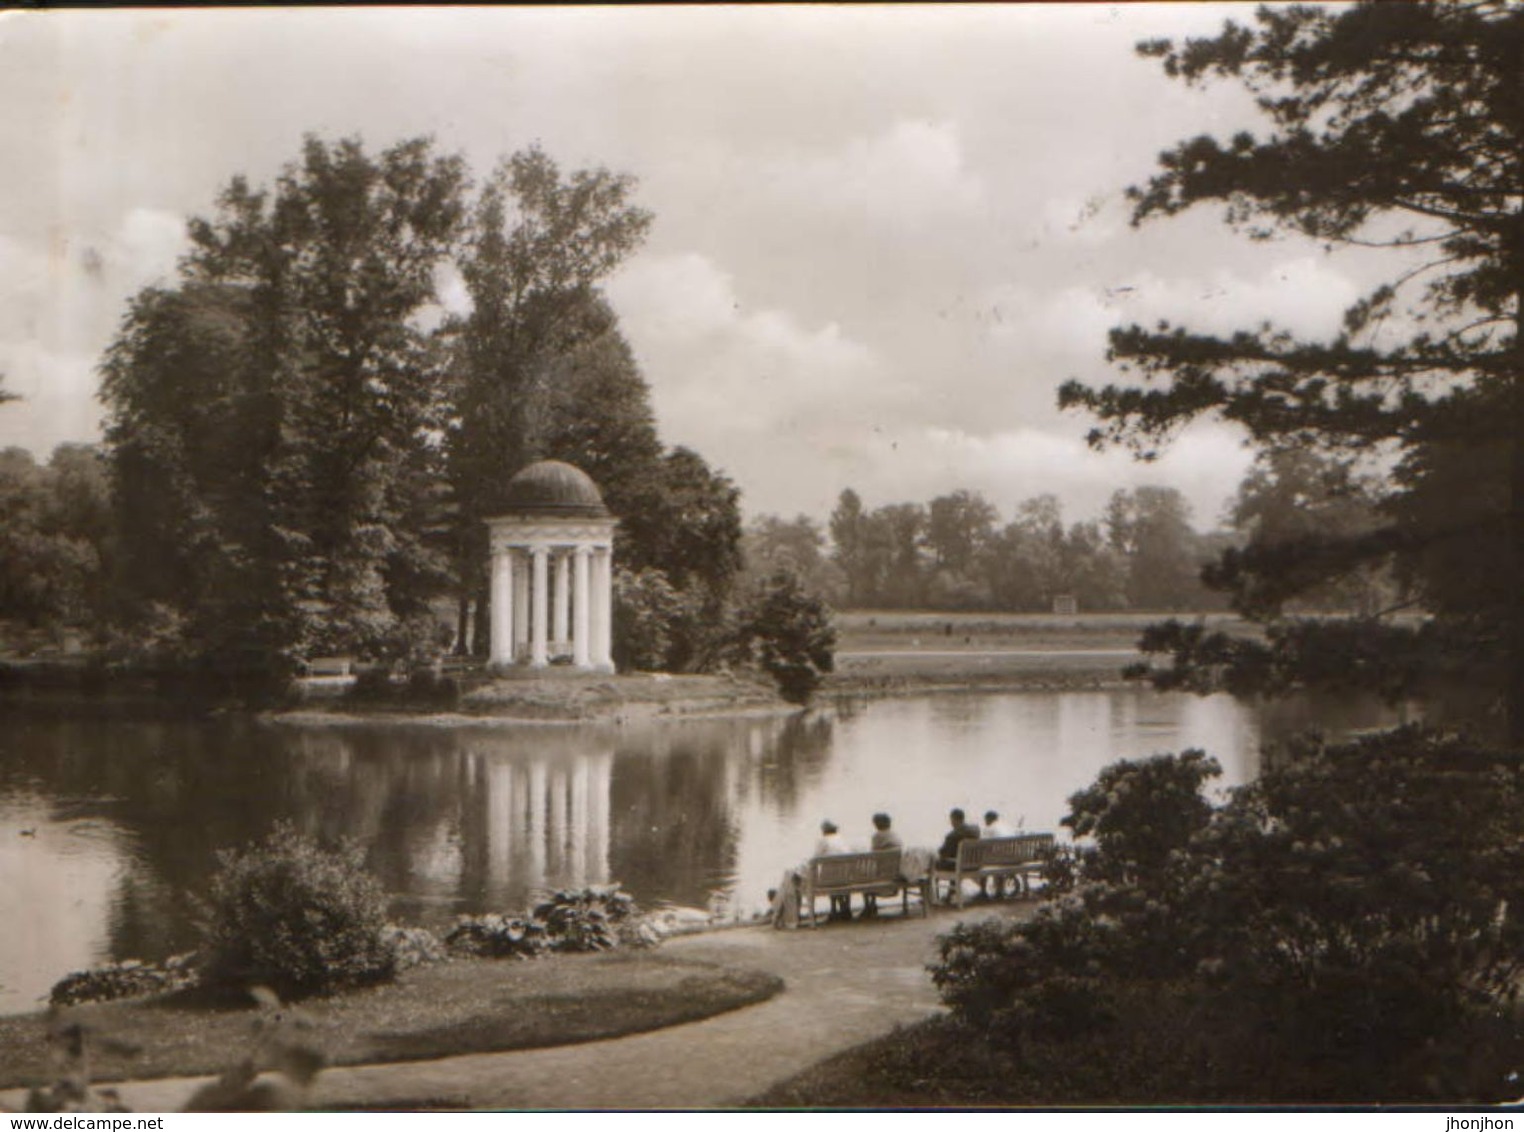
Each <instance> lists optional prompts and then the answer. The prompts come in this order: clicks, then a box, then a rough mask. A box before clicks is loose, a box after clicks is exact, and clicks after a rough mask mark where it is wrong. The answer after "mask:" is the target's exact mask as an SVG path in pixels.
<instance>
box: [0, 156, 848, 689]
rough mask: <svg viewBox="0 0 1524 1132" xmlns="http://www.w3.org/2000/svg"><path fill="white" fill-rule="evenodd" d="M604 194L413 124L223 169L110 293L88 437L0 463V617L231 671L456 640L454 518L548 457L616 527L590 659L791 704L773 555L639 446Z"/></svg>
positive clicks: (813, 652) (160, 662)
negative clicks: (393, 138) (141, 280)
mask: <svg viewBox="0 0 1524 1132" xmlns="http://www.w3.org/2000/svg"><path fill="white" fill-rule="evenodd" d="M633 188H634V185H633V182H632V181H631V179H630V178H628V177H625V176H621V175H617V174H614V173H610V172H608V171H607V170H603V169H595V170H579V171H575V172H572V173H562V171H561V170H560V169H558V168H557V166H556V165H555V163H554V162H552V161H551V159H550V158H549V157H547V156H546V155H545V154H544V153H543V152H541V151H540V150H539V149H537V148H531V149H528V150H524V151H522V152H519V153H515V154H513V155H512V156H510V157H509V158H507V159H506V160H504V161H503V162H502V163H501V164H500V165H499V166H498V167H497V168H496V169H495V170H494V171H493V172H492V174H491V175H490V176H489V177H488V178H487V179H486V181H485V182H484V183H483V184H481V185H480V186H473V185H472V183H471V181H470V179H469V177H468V174H467V170H466V168H465V166H464V164H463V162H462V161H461V159H460V158H458V157H455V156H451V155H445V154H440V153H438V152H436V151H435V149H434V146H433V144H432V143H431V142H430V141H428V140H425V139H417V140H411V141H405V142H402V143H399V144H397V145H394V146H392V147H390V148H388V149H386V150H385V151H383V152H381V153H380V154H371V153H368V152H367V151H366V150H365V149H364V147H363V145H362V144H361V143H360V142H359V141H358V140H343V141H339V142H336V143H329V142H325V141H323V140H321V139H318V138H316V137H309V138H307V139H306V141H305V144H304V146H303V149H302V153H301V157H300V159H299V160H298V161H296V162H293V163H291V164H289V165H288V166H287V167H286V168H285V169H284V170H283V171H282V173H281V175H280V176H279V178H278V179H277V181H276V183H275V185H274V186H273V187H271V188H266V189H255V188H253V187H251V186H250V185H249V183H248V182H247V181H246V180H245V179H244V178H242V177H235V178H233V179H232V181H230V182H229V184H228V186H227V188H226V189H225V190H224V191H223V193H222V194H221V197H220V199H219V201H218V205H217V209H216V212H215V214H214V215H213V216H212V217H211V218H209V219H201V218H198V219H194V220H192V221H191V222H190V225H189V234H190V237H191V249H190V252H189V253H188V254H187V255H186V257H185V258H184V260H183V261H182V263H181V266H180V270H179V276H178V279H177V280H176V281H175V283H174V285H172V286H159V287H150V288H148V289H146V290H144V291H142V292H141V293H139V294H138V295H137V296H135V297H134V298H133V299H132V301H131V303H130V305H129V308H128V310H127V313H126V316H125V318H124V319H123V321H122V325H121V329H120V332H119V333H118V335H117V337H116V339H115V340H114V342H113V343H112V344H111V346H110V348H109V350H108V351H107V353H106V356H105V359H104V361H103V363H102V366H101V371H102V378H103V380H102V386H101V399H102V401H103V402H104V403H105V406H106V429H105V433H106V435H105V443H104V445H103V447H102V448H101V449H100V450H95V449H91V448H88V447H86V446H69V447H65V448H61V449H60V450H59V451H58V452H57V453H56V454H55V455H54V457H53V460H52V461H51V462H50V464H49V465H48V466H47V467H45V468H38V467H36V466H35V464H34V463H33V461H32V459H31V457H30V456H28V455H27V454H25V453H23V452H20V451H10V452H6V453H4V454H0V516H3V517H4V519H5V520H6V521H5V524H4V531H3V533H0V549H3V551H4V554H3V555H0V621H5V622H9V623H11V624H13V625H14V624H21V625H26V626H34V627H36V628H38V629H46V630H50V631H51V632H52V633H53V635H54V636H55V637H56V636H57V635H58V634H59V632H60V631H61V630H63V629H66V628H68V627H71V626H80V627H85V626H88V627H90V628H91V629H92V630H95V631H96V632H95V634H94V635H95V637H96V642H95V643H97V644H99V643H109V644H110V645H111V646H112V647H113V648H114V649H115V650H116V651H117V652H118V653H119V654H120V655H122V656H123V657H124V658H125V659H128V660H130V661H133V662H136V663H138V664H142V665H146V666H149V667H155V668H166V667H167V668H170V669H181V670H198V671H204V670H207V669H212V670H217V671H220V672H223V673H227V674H229V675H233V676H235V677H238V678H240V679H242V678H245V677H248V676H251V675H252V676H256V677H260V678H263V677H272V678H276V679H279V678H281V677H283V676H284V675H286V674H288V673H289V672H291V671H292V670H293V668H294V667H295V666H296V665H297V664H298V663H299V662H300V661H301V660H303V659H304V658H307V657H311V656H313V655H321V654H327V653H349V654H355V655H358V656H361V657H367V658H371V659H376V660H390V661H407V660H418V659H423V658H427V657H432V656H435V655H437V654H438V653H439V652H440V651H441V648H442V647H444V646H445V645H446V643H447V642H451V641H453V643H454V645H455V647H456V648H457V649H459V650H460V651H463V652H464V651H475V652H477V653H484V652H485V651H486V641H485V639H484V638H485V631H486V626H487V625H488V624H489V623H490V617H489V616H488V612H489V611H488V609H487V603H488V600H489V587H488V584H487V577H486V563H487V559H488V555H487V547H486V526H485V523H484V522H483V520H484V519H485V518H486V517H487V516H490V515H494V514H498V513H501V511H502V510H503V508H504V492H505V489H506V487H507V485H508V483H509V482H510V480H511V479H512V477H513V475H514V473H516V472H517V471H518V470H519V469H520V468H522V467H524V466H525V465H527V464H529V463H532V462H534V461H537V460H543V459H558V460H565V461H567V462H570V463H573V464H575V465H577V466H579V467H580V468H582V469H583V470H585V471H586V472H588V473H589V474H590V475H591V476H592V477H593V478H594V479H595V480H596V481H597V482H599V483H600V485H601V486H602V489H603V492H604V497H605V501H606V502H607V503H608V505H609V507H610V509H611V510H612V511H613V512H614V513H615V514H616V515H618V516H619V517H620V520H621V522H620V530H619V548H620V553H619V569H618V571H617V574H616V578H615V586H614V588H615V611H614V612H615V653H616V659H617V660H618V661H619V662H620V663H621V665H623V666H633V667H649V668H660V669H666V670H671V671H692V670H701V669H705V668H709V667H712V666H714V665H717V664H720V663H725V662H736V661H755V662H756V663H759V664H760V665H761V666H762V667H763V668H764V669H766V670H768V671H770V672H772V673H773V674H774V675H775V676H776V677H777V679H778V680H779V682H780V685H782V686H783V688H784V691H785V692H786V693H787V694H789V695H791V696H793V697H794V698H799V699H803V698H807V696H808V694H809V692H810V691H811V690H812V689H813V687H814V685H815V683H817V682H818V678H819V676H820V675H821V674H822V673H823V672H825V671H828V670H829V668H830V655H829V654H830V643H831V641H832V640H833V639H834V638H833V637H832V634H831V630H830V626H829V616H828V613H827V611H826V609H825V607H824V606H823V604H821V603H820V602H819V600H818V599H817V598H816V597H815V596H813V595H812V594H811V593H810V592H809V591H808V590H805V589H802V588H801V587H800V586H799V585H798V584H797V583H796V581H795V580H794V579H793V578H792V576H790V575H788V574H787V573H786V572H781V573H780V572H776V571H775V572H772V573H770V574H769V575H768V576H767V577H764V578H752V579H748V584H747V585H746V586H744V587H738V586H737V585H736V578H737V574H738V572H739V570H740V568H741V561H742V559H741V519H740V491H739V489H737V487H736V486H735V485H734V484H733V483H732V482H731V481H730V480H729V479H728V478H726V477H725V476H724V475H723V474H721V473H719V472H717V471H715V470H714V469H712V468H711V467H710V466H709V465H708V464H707V463H706V462H705V461H704V459H703V458H702V457H701V456H700V455H699V454H698V453H696V452H693V451H691V450H690V449H686V448H681V447H677V448H672V449H670V450H669V449H666V448H664V446H663V445H662V443H661V441H660V439H659V437H658V435H657V430H656V424H655V419H654V416H653V413H652V410H651V405H650V396H649V390H648V387H647V385H646V382H645V379H644V378H643V377H642V375H641V373H640V371H639V368H638V367H637V365H636V362H635V359H634V356H633V354H632V352H631V350H630V347H629V345H628V344H627V342H626V341H625V339H624V337H623V336H622V335H621V333H620V331H619V326H618V321H617V318H616V317H615V315H614V312H613V311H612V309H611V308H610V307H609V305H608V303H607V302H606V301H605V300H604V298H603V296H602V294H601V293H600V290H599V284H600V283H601V281H602V280H603V279H604V278H606V277H607V275H608V274H609V273H610V272H611V271H613V270H614V269H615V268H616V267H618V266H619V264H620V263H621V262H622V261H623V260H624V259H625V258H626V257H627V256H628V255H629V254H630V253H631V252H632V251H634V250H635V249H636V248H638V247H639V246H640V244H641V242H642V240H643V239H644V237H645V233H646V231H647V229H648V228H649V225H650V223H651V217H650V215H649V214H648V213H647V212H645V211H644V210H642V209H640V208H638V207H636V206H635V205H634V204H633V203H632V201H631V196H632V192H633ZM451 279H454V280H458V281H459V284H460V290H461V291H463V292H464V295H465V300H464V301H463V302H460V303H457V304H455V307H454V308H451V307H447V306H446V305H445V303H444V301H443V297H442V295H443V287H444V284H445V282H446V281H448V280H451ZM462 308H463V309H462ZM10 399H12V398H11V397H10V395H8V394H4V393H3V391H0V400H10ZM452 599H453V608H454V609H455V611H456V616H455V622H456V629H455V631H454V632H451V631H450V630H449V629H448V627H446V626H445V625H443V624H442V621H441V617H440V607H441V603H442V602H443V603H450V602H451V600H452ZM473 625H474V627H475V634H474V637H475V639H472V638H473V634H472V633H471V632H469V631H468V626H473Z"/></svg>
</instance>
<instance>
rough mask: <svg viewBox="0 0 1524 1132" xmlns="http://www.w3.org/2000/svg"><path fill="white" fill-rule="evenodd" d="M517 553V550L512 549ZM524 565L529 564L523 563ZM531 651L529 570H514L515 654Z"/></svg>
mask: <svg viewBox="0 0 1524 1132" xmlns="http://www.w3.org/2000/svg"><path fill="white" fill-rule="evenodd" d="M510 553H512V554H515V555H516V554H517V553H518V552H517V551H510ZM522 565H528V564H527V563H523V564H522ZM528 651H529V571H528V570H515V571H514V572H513V655H514V656H515V657H518V658H522V657H523V656H524V654H525V653H527V652H528Z"/></svg>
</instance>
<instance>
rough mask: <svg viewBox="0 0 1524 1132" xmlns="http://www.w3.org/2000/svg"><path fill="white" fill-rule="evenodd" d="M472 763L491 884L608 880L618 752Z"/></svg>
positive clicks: (522, 886) (538, 885)
mask: <svg viewBox="0 0 1524 1132" xmlns="http://www.w3.org/2000/svg"><path fill="white" fill-rule="evenodd" d="M467 765H468V771H467V773H468V775H469V776H470V777H471V779H472V781H473V784H474V786H475V788H476V789H475V791H474V792H473V793H474V794H475V795H476V796H477V797H480V798H481V800H482V808H483V813H484V818H485V825H486V828H485V830H484V833H485V837H484V838H483V844H482V848H481V852H482V854H483V857H484V861H483V864H484V866H485V872H486V877H485V880H486V884H487V887H488V888H489V889H492V890H498V891H501V890H502V889H504V888H507V889H511V890H513V891H525V890H533V889H545V888H561V887H567V886H571V887H581V886H582V885H587V884H605V883H607V882H608V880H609V784H610V782H611V781H612V779H613V770H614V752H613V750H612V749H609V750H604V751H597V752H595V753H591V754H574V755H565V754H562V755H556V756H552V757H545V758H530V759H527V760H525V759H501V758H494V757H492V756H491V755H485V754H480V753H476V754H472V755H471V756H470V757H469V761H468V764H467Z"/></svg>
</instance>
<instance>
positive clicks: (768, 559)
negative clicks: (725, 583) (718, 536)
mask: <svg viewBox="0 0 1524 1132" xmlns="http://www.w3.org/2000/svg"><path fill="white" fill-rule="evenodd" d="M825 544H826V536H825V532H824V531H822V530H821V529H820V524H819V523H817V522H816V521H815V520H814V519H812V518H810V517H809V516H808V515H796V516H794V518H792V519H784V518H782V517H781V516H778V515H758V516H757V517H756V518H754V519H752V520H751V521H750V522H749V523H747V524H746V529H745V530H744V531H743V532H742V535H741V552H742V553H741V557H742V561H743V563H744V567H743V578H742V588H743V589H745V590H753V589H756V588H757V587H758V586H760V585H761V584H763V583H764V582H766V581H767V580H768V579H770V578H772V577H773V576H775V575H777V574H780V573H784V574H791V575H792V576H793V577H795V578H797V579H798V580H799V582H800V584H801V585H802V586H803V587H804V589H805V590H807V591H808V592H810V593H813V594H815V595H816V596H818V597H822V598H825V599H827V600H830V599H831V598H832V597H833V596H834V595H835V593H836V591H838V590H840V589H841V588H843V587H842V576H841V571H840V569H839V568H838V567H837V566H836V565H835V563H833V562H831V561H830V560H829V559H827V558H826V556H825Z"/></svg>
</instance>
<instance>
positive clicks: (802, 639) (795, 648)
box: [740, 571, 836, 704]
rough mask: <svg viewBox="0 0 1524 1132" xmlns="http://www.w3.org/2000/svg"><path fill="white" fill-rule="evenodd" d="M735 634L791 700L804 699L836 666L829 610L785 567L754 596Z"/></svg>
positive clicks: (786, 697) (804, 700)
mask: <svg viewBox="0 0 1524 1132" xmlns="http://www.w3.org/2000/svg"><path fill="white" fill-rule="evenodd" d="M740 638H741V642H742V647H743V648H744V649H745V650H746V651H747V652H749V653H751V655H753V656H754V657H755V658H756V661H757V663H758V664H760V665H761V666H762V669H763V671H765V672H767V673H768V675H770V676H771V677H772V678H773V679H774V681H776V682H777V685H778V690H779V692H780V693H782V695H783V698H784V699H786V700H788V701H789V702H790V703H797V704H804V703H808V702H809V700H810V697H811V696H813V695H814V694H815V690H816V689H817V688H818V687H819V686H820V682H821V680H822V679H823V678H824V677H825V676H826V675H828V674H829V673H830V672H831V671H833V670H834V668H835V663H836V628H835V626H834V625H833V624H832V621H831V611H830V609H829V608H827V606H826V604H825V602H823V601H822V600H821V599H820V598H819V597H817V596H816V595H814V594H811V593H808V592H807V591H805V589H804V588H803V587H802V586H801V585H800V584H799V579H798V578H796V577H795V576H794V575H793V574H790V573H788V572H786V571H785V572H781V573H778V574H775V575H774V576H773V577H772V578H771V579H769V580H768V582H767V583H766V584H764V585H763V586H762V587H761V588H760V589H758V591H757V592H756V593H755V594H754V595H753V597H752V600H751V601H750V603H749V604H748V606H747V608H746V609H745V610H744V611H743V612H742V614H741V626H740Z"/></svg>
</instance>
